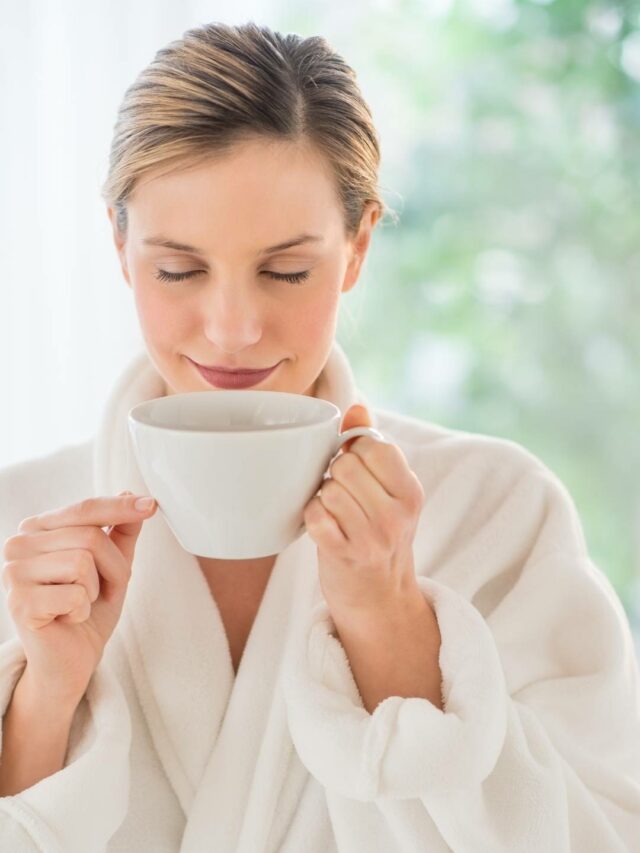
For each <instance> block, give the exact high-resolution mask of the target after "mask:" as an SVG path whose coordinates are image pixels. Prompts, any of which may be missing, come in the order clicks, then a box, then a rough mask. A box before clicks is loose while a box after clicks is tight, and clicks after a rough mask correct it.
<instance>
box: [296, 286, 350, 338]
mask: <svg viewBox="0 0 640 853" xmlns="http://www.w3.org/2000/svg"><path fill="white" fill-rule="evenodd" d="M339 301H340V291H339V288H338V287H336V286H333V287H332V286H331V283H330V282H327V283H326V286H324V287H319V288H317V289H314V292H313V293H312V294H310V296H309V299H308V300H306V301H305V303H304V305H300V304H299V305H297V306H295V308H294V307H293V306H292V310H291V312H290V315H289V316H288V317H287V323H288V326H289V328H290V329H291V331H292V332H293V334H295V336H296V339H297V340H299V341H307V343H311V342H312V341H322V340H326V339H327V338H328V337H332V336H333V332H334V328H335V321H336V316H337V312H338V305H339Z"/></svg>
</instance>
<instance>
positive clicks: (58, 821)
mask: <svg viewBox="0 0 640 853" xmlns="http://www.w3.org/2000/svg"><path fill="white" fill-rule="evenodd" d="M25 665H26V656H25V654H24V650H23V648H22V644H21V642H20V640H19V638H18V637H12V638H11V639H8V640H5V642H3V643H1V644H0V713H1V715H2V717H3V718H4V715H5V712H6V710H7V707H8V706H9V703H10V701H11V696H12V694H13V690H14V688H15V686H16V684H17V682H18V680H19V678H20V676H21V675H22V672H23V670H24V667H25ZM130 743H131V721H130V717H129V710H128V707H127V704H126V700H125V697H124V694H123V692H122V688H121V686H120V684H119V682H118V681H117V679H116V678H115V676H114V675H113V673H112V671H111V670H110V668H109V667H108V666H107V664H106V662H105V661H104V659H103V661H101V662H100V664H99V666H98V668H97V669H96V671H95V672H94V674H93V676H92V678H91V680H90V682H89V685H88V687H87V691H86V693H85V695H84V697H83V698H82V700H81V702H80V705H79V706H78V709H77V711H76V715H75V717H74V720H73V724H72V728H71V733H70V737H69V746H68V749H67V754H66V756H65V765H64V767H63V768H62V769H61V770H59V771H58V772H57V773H53V774H52V775H51V776H48V777H46V778H45V779H42V780H41V781H40V782H38V783H37V784H35V785H32V786H31V787H30V788H26V789H25V790H24V791H21V792H20V793H19V794H16V795H14V796H9V797H0V849H2V850H11V853H43V851H46V853H87V851H92V853H99V852H100V851H105V850H106V849H107V845H108V842H109V839H110V838H111V836H112V835H113V834H114V833H115V832H116V830H117V829H118V827H119V826H120V825H121V823H122V822H123V821H124V818H125V815H126V812H127V808H128V799H129V747H130ZM0 761H2V728H1V727H0Z"/></svg>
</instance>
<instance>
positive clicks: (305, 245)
mask: <svg viewBox="0 0 640 853" xmlns="http://www.w3.org/2000/svg"><path fill="white" fill-rule="evenodd" d="M378 163H379V146H378V140H377V136H376V132H375V129H374V127H373V124H372V120H371V115H370V112H369V109H368V108H367V105H366V104H365V102H364V101H363V99H362V96H361V93H360V92H359V90H358V87H357V85H356V81H355V74H354V73H353V71H352V70H351V69H350V68H349V66H348V65H346V64H345V62H344V61H343V60H342V59H341V58H340V57H339V56H337V55H336V54H335V53H334V52H333V51H332V50H331V49H330V48H329V46H328V45H327V43H326V42H325V41H324V40H323V39H320V38H308V39H302V38H300V37H299V36H297V35H288V36H282V35H280V34H279V33H274V32H272V31H270V30H269V29H267V28H265V27H258V26H256V25H255V24H253V23H249V24H247V25H243V26H238V27H231V26H225V25H222V24H212V25H208V26H203V27H200V28H196V29H193V30H190V31H188V32H186V33H185V35H184V38H183V39H182V40H180V41H176V42H173V43H171V44H170V45H169V46H168V47H167V48H165V49H163V50H160V51H159V52H158V54H157V56H156V57H155V59H154V61H153V62H152V63H151V64H150V66H149V67H148V68H147V69H145V70H144V71H143V72H142V73H141V74H140V76H139V78H138V80H137V81H136V82H135V84H134V85H133V86H132V87H131V88H130V89H129V90H128V91H127V92H126V95H125V98H124V103H123V105H122V107H121V110H120V113H119V116H118V122H117V125H116V128H115V137H114V140H113V146H112V152H111V161H110V170H109V175H108V179H107V182H106V186H105V188H104V197H105V201H106V202H107V210H108V215H109V217H110V220H111V224H112V227H113V235H114V242H115V246H116V249H117V252H118V255H119V258H120V262H121V265H122V272H123V275H124V279H125V282H126V284H127V285H128V286H129V287H130V288H131V290H132V293H133V297H134V299H135V304H136V309H137V312H138V316H139V320H140V325H141V329H142V333H143V336H144V341H145V345H146V351H145V352H143V353H141V354H139V355H138V356H137V357H136V358H135V359H134V361H133V362H132V363H131V365H130V366H129V367H128V369H127V370H126V371H125V373H124V374H123V376H122V377H121V378H120V379H119V381H118V383H117V384H116V386H115V388H114V389H113V390H112V392H111V394H110V396H109V399H108V401H107V404H106V407H105V412H104V416H103V419H102V423H101V425H100V429H99V431H98V434H97V435H96V437H95V440H94V441H93V442H88V443H86V444H83V445H78V446H72V447H66V448H63V449H61V450H60V451H59V452H57V453H54V454H52V455H50V456H48V457H43V458H40V459H34V460H31V461H29V462H26V463H22V464H18V465H14V466H11V467H9V468H6V469H5V470H4V471H3V472H2V476H1V477H0V497H1V499H2V503H1V505H2V508H3V513H2V519H1V522H2V529H0V534H4V535H3V536H2V538H3V540H4V542H5V545H4V558H5V567H4V571H3V582H4V584H3V585H4V587H5V590H6V596H5V598H6V600H5V602H4V604H5V618H4V626H3V630H4V634H3V637H2V639H4V642H3V643H2V644H1V645H0V700H1V704H0V711H1V712H2V714H3V720H2V743H1V744H0V746H1V747H2V753H1V756H0V757H1V762H0V788H1V793H2V794H3V796H2V797H1V798H0V840H1V841H2V845H0V846H2V849H7V850H9V849H10V850H11V851H14V853H15V851H20V853H22V851H36V850H46V851H64V853H70V851H82V853H87V851H99V850H108V851H121V853H125V851H126V853H132V851H153V853H157V851H174V850H175V851H178V850H180V851H184V852H185V853H186V851H189V853H197V852H198V853H200V851H205V850H207V851H208V850H212V851H218V853H238V851H241V853H257V851H289V853H294V851H295V853H299V852H300V851H305V853H326V851H330V850H334V851H335V850H337V851H340V853H343V852H344V853H363V851H385V853H390V851H398V853H410V851H416V853H417V851H427V850H429V851H446V850H454V851H456V853H466V852H467V851H474V853H475V851H483V853H484V851H509V853H513V852H514V851H525V850H526V851H543V850H544V851H552V850H554V851H556V850H557V851H579V853H585V852H586V851H594V853H595V851H598V853H603V851H628V850H631V849H640V848H639V846H638V838H640V717H639V711H638V696H639V693H638V684H639V681H638V670H637V665H636V662H635V658H634V654H633V646H632V640H631V634H630V630H629V625H628V622H627V620H626V616H625V614H624V611H623V609H622V607H621V605H620V602H619V600H618V599H617V597H616V594H615V592H614V591H613V589H612V587H611V585H610V584H609V582H608V581H607V579H606V578H605V576H604V575H603V574H602V573H601V572H600V571H599V570H598V569H597V568H596V567H595V566H593V564H592V563H591V561H590V559H589V556H588V553H587V550H586V546H585V541H584V536H583V533H582V528H581V525H580V521H579V518H578V516H577V513H576V509H575V507H574V504H573V502H572V499H571V497H570V495H569V494H568V493H567V491H566V489H565V488H564V486H563V485H562V484H561V483H560V482H559V481H558V479H557V478H556V477H555V476H554V474H553V473H552V472H551V471H549V470H548V469H547V468H546V467H545V466H544V465H543V464H542V463H541V461H540V460H538V459H537V458H535V457H534V456H533V455H532V454H530V453H529V452H527V451H526V450H525V449H524V448H522V447H520V446H519V445H517V444H515V443H513V442H510V441H505V440H502V439H499V438H492V437H487V436H483V435H476V434H472V433H465V432H461V431H455V430H449V429H445V428H442V427H439V426H435V425H433V424H430V423H426V422H422V421H420V420H418V419H415V418H409V417H406V416H402V415H400V414H397V413H393V412H388V411H382V410H372V409H371V408H370V407H368V406H367V405H366V401H365V400H364V398H363V397H362V395H360V394H359V392H358V390H357V388H356V386H355V382H354V378H353V375H352V373H351V369H350V366H349V364H348V362H347V360H346V357H345V355H344V353H343V352H342V350H341V349H340V347H339V346H338V344H337V343H336V341H335V339H334V334H335V327H336V317H337V310H338V304H339V300H340V296H341V294H342V293H344V292H346V291H348V290H350V289H351V288H352V287H353V286H354V285H355V283H356V281H357V279H358V276H359V273H360V270H361V267H362V264H363V261H364V258H365V255H366V251H367V248H368V245H369V241H370V238H371V233H372V230H373V228H374V226H375V225H376V223H377V221H378V219H379V218H380V215H381V213H382V212H383V211H384V205H383V203H382V201H381V199H380V197H379V195H378V192H377V186H376V179H377V169H378ZM303 235H306V236H304V241H303ZM293 241H295V245H294V243H293ZM283 243H291V245H290V246H289V247H288V248H286V247H284V246H282V245H281V244H283ZM277 244H278V245H280V247H279V248H274V246H276V245H277ZM373 345H374V343H372V346H373ZM276 364H277V367H276V368H275V369H274V371H273V372H271V373H270V374H269V375H268V376H267V377H266V378H261V377H258V378H257V380H256V384H255V385H254V386H253V387H255V388H257V389H262V390H279V391H289V392H293V393H298V394H309V395H312V396H317V397H321V398H324V399H328V400H331V401H333V402H335V403H336V405H338V406H339V408H340V410H341V412H342V413H343V415H344V417H343V421H342V429H343V430H344V429H347V428H349V427H351V426H355V425H373V426H375V427H376V428H378V429H379V430H381V431H382V433H383V435H384V436H385V437H386V438H387V442H388V443H382V442H378V441H376V440H374V439H373V438H370V437H367V436H365V437H360V438H356V439H355V440H352V441H351V442H350V443H349V444H348V445H345V452H343V453H341V454H340V455H339V456H338V457H337V458H336V459H335V460H334V461H333V463H332V464H331V468H330V471H329V474H330V476H329V477H328V478H327V479H326V481H324V483H323V486H322V488H321V489H320V492H319V494H318V495H316V496H315V497H314V498H313V500H312V501H310V502H309V504H308V505H307V507H306V508H305V521H306V523H307V533H306V534H305V535H303V536H302V537H300V538H299V539H298V540H296V541H295V542H294V543H293V544H292V545H291V546H289V547H288V548H287V549H285V551H283V552H282V553H280V554H274V555H271V556H269V557H267V558H260V559H256V560H241V561H229V560H216V559H207V558H203V557H199V556H194V555H191V554H188V553H186V552H185V551H184V550H183V549H182V548H181V547H180V546H179V544H178V543H177V541H176V539H175V538H174V537H173V535H172V534H171V532H170V530H169V528H168V527H167V525H166V524H165V522H164V520H163V517H162V514H161V513H157V512H155V506H152V507H151V509H147V510H146V512H143V513H142V514H139V513H138V512H137V510H136V509H135V506H134V501H135V495H138V494H141V495H144V492H145V487H144V483H143V482H142V479H141V477H140V473H139V471H138V469H137V467H136V465H135V461H134V458H133V454H132V452H131V446H130V443H129V436H128V430H127V423H126V416H127V413H128V411H129V409H130V408H131V407H132V406H133V405H135V404H136V403H138V402H141V401H142V400H147V399H151V398H153V397H158V396H162V395H163V394H174V393H179V392H185V391H201V390H210V391H211V390H213V392H214V393H215V390H214V389H215V388H216V387H221V385H224V379H221V378H220V377H219V375H217V374H216V375H214V374H212V373H210V372H207V371H206V370H204V369H203V367H206V366H212V365H216V366H221V367H223V368H252V369H260V368H266V367H271V366H273V365H276ZM255 379H256V378H255V377H254V380H255ZM226 381H227V384H228V383H229V382H234V381H235V382H236V383H237V382H238V381H239V380H237V379H236V380H229V378H228V377H227V380H226ZM363 403H364V406H363V405H362V404H363ZM105 528H106V529H105ZM634 845H635V847H634Z"/></svg>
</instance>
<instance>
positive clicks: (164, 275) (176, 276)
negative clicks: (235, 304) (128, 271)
mask: <svg viewBox="0 0 640 853" xmlns="http://www.w3.org/2000/svg"><path fill="white" fill-rule="evenodd" d="M201 272H204V270H190V271H189V272H168V271H167V270H158V272H157V273H154V275H155V277H156V278H157V279H159V280H160V281H167V282H175V281H183V280H184V279H186V278H193V277H194V276H196V275H199V274H200V273H201ZM264 273H265V274H266V275H268V276H270V277H271V278H274V279H276V280H277V281H288V282H289V283H290V284H301V283H302V282H303V281H305V279H307V278H308V277H309V275H310V271H309V270H303V271H301V272H292V273H280V272H271V271H270V270H264Z"/></svg>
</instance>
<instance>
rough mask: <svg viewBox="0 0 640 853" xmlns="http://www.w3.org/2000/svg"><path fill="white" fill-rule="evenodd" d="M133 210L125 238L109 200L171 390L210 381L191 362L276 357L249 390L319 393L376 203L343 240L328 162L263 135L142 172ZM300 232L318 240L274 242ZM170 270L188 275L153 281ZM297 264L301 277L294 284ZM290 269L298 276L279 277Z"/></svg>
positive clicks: (261, 361) (125, 265)
mask: <svg viewBox="0 0 640 853" xmlns="http://www.w3.org/2000/svg"><path fill="white" fill-rule="evenodd" d="M127 210H128V232H127V235H126V238H125V239H122V238H121V236H120V235H119V234H118V232H117V230H116V228H115V213H114V211H113V209H112V208H109V209H108V214H109V218H110V220H111V223H112V226H113V232H114V241H115V244H116V248H117V249H118V253H119V257H120V262H121V266H122V270H123V274H124V277H125V280H126V282H127V284H128V285H129V287H131V288H132V290H133V294H134V298H135V302H136V308H137V312H138V317H139V321H140V326H141V330H142V334H143V337H144V340H145V343H146V347H147V350H148V353H149V356H150V358H151V360H152V362H153V363H154V365H155V367H156V368H157V370H158V371H159V373H160V374H161V375H162V377H163V378H164V380H165V382H166V385H167V393H168V394H175V393H180V392H185V391H201V390H207V389H208V390H213V387H212V386H211V385H210V384H209V383H208V382H207V381H206V380H205V379H204V378H203V377H202V376H201V374H200V372H199V371H198V369H197V368H196V367H195V366H194V364H193V362H198V363H199V364H202V365H205V366H212V365H217V366H224V367H231V368H264V367H270V366H271V365H273V364H275V363H276V362H281V363H280V364H279V366H278V367H277V368H276V369H275V371H274V372H273V373H271V375H270V376H268V377H267V378H266V379H265V380H263V381H262V382H260V383H259V384H257V385H254V386H253V388H255V389H266V390H271V391H288V392H291V393H296V394H308V395H310V396H313V393H314V388H315V381H316V379H317V377H318V375H319V374H320V372H321V371H322V368H323V367H324V365H325V362H326V360H327V358H328V356H329V352H330V350H331V346H332V343H333V339H334V335H335V329H336V323H337V312H338V303H339V299H340V294H341V293H343V292H346V291H347V290H350V289H351V288H352V287H353V286H354V284H355V283H356V280H357V278H358V275H359V272H360V269H361V266H362V262H363V260H364V256H365V253H366V251H367V248H368V245H369V240H370V236H371V231H372V229H373V226H374V225H375V222H376V221H377V219H378V217H379V212H378V209H377V207H376V206H374V205H371V206H369V207H368V208H367V209H366V210H365V213H364V215H363V217H362V223H361V227H360V232H359V234H358V236H357V238H356V239H355V240H353V241H350V240H348V239H347V238H346V236H345V233H344V224H343V217H342V211H341V208H340V206H339V200H338V197H337V195H336V192H335V189H334V186H333V183H332V181H331V178H330V175H329V174H328V172H327V167H326V165H325V164H324V161H323V160H321V159H320V158H319V157H318V155H317V154H316V153H315V152H314V151H313V150H311V149H310V148H302V147H300V146H297V145H293V144H292V143H285V142H280V141H278V142H274V141H269V142H265V141H264V140H262V139H259V140H255V141H254V140H251V141H245V142H242V143H239V144H238V145H236V147H235V148H234V149H233V152H232V153H230V154H226V155H224V156H222V157H219V158H215V159H213V158H212V159H211V160H207V161H206V162H205V164H204V165H198V166H196V167H191V168H189V169H186V170H183V171H177V172H173V173H171V174H165V175H160V176H158V177H152V178H150V179H146V180H143V181H141V182H140V183H139V184H137V185H136V187H135V189H134V191H133V193H132V195H131V197H130V199H129V202H128V204H127ZM303 234H308V235H313V236H314V237H315V238H317V239H314V240H313V241H311V240H309V241H307V242H302V243H300V244H299V245H296V246H293V247H291V248H288V249H281V250H277V251H267V250H268V249H269V247H272V246H275V245H277V244H280V243H284V242H286V241H290V240H293V239H294V238H297V237H300V236H301V235H303ZM160 240H163V241H165V242H166V241H172V242H174V243H179V244H183V247H184V246H187V247H191V248H188V249H187V248H183V249H179V248H176V247H169V246H166V245H165V246H161V245H157V243H158V242H159V241H160ZM162 271H164V272H162ZM168 273H172V274H188V275H189V277H188V278H183V279H182V280H178V281H173V282H172V281H166V280H165V281H163V280H160V279H159V278H158V276H163V277H164V276H166V275H167V274H168ZM298 273H303V274H304V275H303V276H302V277H299V278H300V280H299V281H298V282H297V283H295V277H298V276H297V274H298ZM285 275H286V276H289V277H291V276H292V275H293V276H295V277H294V278H293V279H291V278H290V280H288V281H287V280H285V279H280V278H276V276H285ZM305 276H306V277H305Z"/></svg>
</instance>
